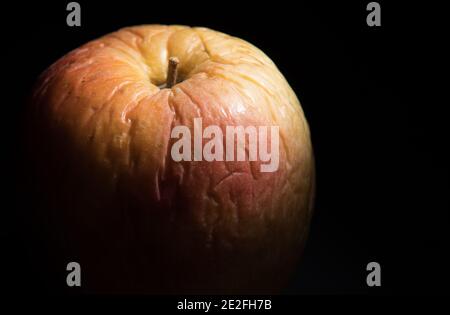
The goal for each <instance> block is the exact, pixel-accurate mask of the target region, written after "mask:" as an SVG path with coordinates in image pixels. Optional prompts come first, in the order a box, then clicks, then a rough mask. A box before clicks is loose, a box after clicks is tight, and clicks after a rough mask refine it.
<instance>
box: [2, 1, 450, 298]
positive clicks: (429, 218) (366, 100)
mask: <svg viewBox="0 0 450 315" xmlns="http://www.w3.org/2000/svg"><path fill="white" fill-rule="evenodd" d="M68 2H69V1H59V3H58V2H55V3H52V4H50V3H48V4H44V3H42V2H41V1H39V2H34V3H32V4H25V3H23V2H20V3H9V4H2V10H1V12H2V15H1V25H2V27H1V29H2V38H1V42H2V49H1V53H2V57H1V64H2V67H1V69H2V72H3V74H2V77H3V79H4V83H2V92H1V93H2V117H3V119H2V122H1V128H2V138H1V141H2V144H1V146H2V149H4V153H3V154H2V160H3V163H2V166H3V167H4V173H3V174H4V177H3V183H5V184H6V185H5V188H4V189H3V193H5V197H4V199H3V200H4V201H5V202H4V203H3V205H2V215H1V248H0V250H1V270H0V272H1V273H2V280H1V281H2V286H3V288H6V289H7V291H8V292H9V293H13V294H19V293H23V292H25V293H32V292H38V293H45V292H46V291H45V283H44V282H45V281H44V280H45V279H42V277H41V275H40V274H39V271H38V270H36V268H34V267H33V266H34V265H36V262H35V261H34V260H33V259H34V257H33V254H32V252H30V249H29V248H28V244H29V240H28V239H27V237H29V235H28V234H27V231H26V229H25V228H24V224H23V220H24V217H26V214H27V209H26V206H23V204H24V201H25V204H26V199H27V195H26V191H25V190H24V189H23V185H22V183H21V180H20V178H18V176H17V173H18V169H19V170H20V169H21V168H22V167H23V165H21V163H23V162H22V160H21V159H20V158H19V155H20V152H21V151H20V132H21V118H22V116H23V110H24V101H25V99H26V97H27V95H28V93H29V91H30V89H31V87H32V84H33V83H34V81H35V79H36V78H37V76H38V75H39V74H40V73H41V72H42V71H43V70H44V69H45V68H46V67H48V66H49V65H50V64H51V63H53V62H54V61H55V60H56V59H58V58H59V57H61V56H62V55H64V54H65V53H67V52H69V51H70V50H72V49H74V48H76V47H78V46H79V45H81V44H83V43H85V42H86V41H88V40H91V39H94V38H96V37H99V36H101V35H104V34H106V33H108V32H111V31H114V30H117V29H119V28H121V27H124V26H130V25H137V24H154V23H162V24H186V25H192V26H206V27H209V28H212V29H216V30H219V31H222V32H225V33H228V34H230V35H234V36H237V37H241V38H243V39H245V40H247V41H249V42H251V43H253V44H254V45H256V46H257V47H259V48H260V49H262V50H263V51H264V52H265V53H266V54H267V55H268V56H269V57H270V58H272V60H273V61H274V62H275V63H276V64H277V65H278V67H279V68H280V70H281V72H282V73H283V74H284V75H285V77H286V78H287V80H288V81H289V82H290V84H291V86H292V87H293V89H294V90H295V91H296V93H297V95H298V97H299V99H300V101H301V103H302V106H303V108H304V111H305V114H306V116H307V119H308V121H309V123H310V127H311V132H312V140H313V145H314V149H315V155H316V162H317V197H316V212H315V216H314V218H313V224H312V229H311V234H310V238H309V240H308V243H307V246H306V250H305V253H304V257H303V259H302V261H301V262H300V264H299V268H298V272H297V273H296V275H295V276H294V277H293V279H292V283H291V285H290V287H289V288H287V289H286V293H290V294H298V293H328V294H329V293H332V294H334V293H338V294H340V293H343V294H346V293H356V294H359V293H362V294H407V293H414V294H415V293H425V294H434V293H444V292H447V293H448V291H449V289H448V284H449V283H450V282H449V280H450V276H449V274H450V271H449V269H448V266H449V262H450V259H449V258H448V257H447V252H448V249H449V233H450V232H449V227H450V219H449V211H448V210H449V201H448V193H449V182H448V178H449V177H448V173H449V167H448V164H447V162H448V154H447V152H446V151H445V150H444V148H445V147H446V146H447V145H448V143H447V142H448V137H447V136H446V135H447V134H446V132H445V131H446V130H445V129H446V127H445V125H446V119H445V115H444V111H443V107H445V106H446V105H445V104H444V103H445V102H444V101H438V100H434V99H432V96H430V95H429V96H428V97H426V98H425V99H422V96H421V95H422V94H423V93H421V92H422V91H421V90H422V89H423V88H424V85H423V84H417V82H418V81H422V80H425V81H427V80H428V79H431V76H427V75H426V74H425V72H426V69H424V68H427V67H433V66H432V64H433V56H435V54H434V49H436V47H433V44H432V41H433V36H434V34H435V33H434V31H433V28H432V27H430V25H429V24H427V23H425V22H424V19H423V18H422V17H421V16H420V15H418V14H422V16H423V15H425V16H428V17H430V14H433V12H435V11H439V8H426V9H425V8H423V7H420V8H419V10H415V11H414V12H412V11H410V10H409V9H408V6H406V5H404V6H400V5H398V6H394V5H393V4H392V3H388V2H387V1H379V3H380V4H381V21H382V26H381V27H368V26H367V24H366V16H367V13H368V12H367V11H366V5H367V3H368V2H369V1H359V2H353V3H348V2H346V4H343V3H342V1H340V2H339V3H336V2H337V1H336V2H334V3H333V2H331V3H330V4H326V3H323V2H321V3H316V4H313V2H312V1H311V2H310V3H309V4H303V3H302V4H296V5H294V4H293V2H287V1H276V3H265V2H262V1H259V2H255V3H254V4H252V3H250V2H249V3H244V2H243V1H240V2H238V1H235V2H233V1H231V2H215V1H214V2H213V1H210V2H201V1H184V2H180V3H177V2H176V1H175V2H174V1H170V2H163V1H160V2H152V1H131V0H126V1H122V2H120V3H119V2H118V1H117V2H112V1H110V2H103V3H102V2H98V3H95V4H94V3H92V2H88V1H78V2H79V3H80V4H81V9H82V17H81V19H82V22H81V23H82V26H81V27H68V26H67V25H66V16H67V13H68V12H67V11H66V5H67V3H68ZM295 2H297V1H295ZM419 11H420V12H419ZM431 19H433V16H431ZM425 26H428V27H427V28H425ZM425 53H427V55H425ZM430 53H431V54H430ZM430 57H431V60H430ZM424 64H428V66H424ZM433 65H434V64H433ZM424 70H425V71H424ZM19 205H20V206H19ZM371 261H376V262H379V263H380V264H381V268H382V286H381V287H379V288H369V287H367V285H366V275H367V271H366V265H367V263H369V262H371ZM62 268H65V266H62Z"/></svg>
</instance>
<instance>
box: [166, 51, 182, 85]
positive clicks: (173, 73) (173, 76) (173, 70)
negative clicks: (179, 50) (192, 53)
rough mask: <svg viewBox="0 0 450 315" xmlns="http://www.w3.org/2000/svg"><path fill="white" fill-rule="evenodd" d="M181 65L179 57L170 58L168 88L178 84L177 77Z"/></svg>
mask: <svg viewBox="0 0 450 315" xmlns="http://www.w3.org/2000/svg"><path fill="white" fill-rule="evenodd" d="M179 63H180V60H178V58H177V57H170V58H169V67H168V70H167V82H166V87H167V88H169V89H170V88H171V87H172V86H174V85H175V84H176V83H177V76H178V69H177V68H178V64H179Z"/></svg>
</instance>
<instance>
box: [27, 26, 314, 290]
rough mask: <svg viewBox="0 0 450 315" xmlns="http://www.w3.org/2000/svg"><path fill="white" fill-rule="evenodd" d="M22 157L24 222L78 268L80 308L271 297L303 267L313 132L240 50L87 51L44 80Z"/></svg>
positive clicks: (145, 38) (128, 37)
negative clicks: (26, 175)
mask: <svg viewBox="0 0 450 315" xmlns="http://www.w3.org/2000/svg"><path fill="white" fill-rule="evenodd" d="M200 119H201V121H200ZM199 123H201V128H200V127H198V124H199ZM233 127H236V129H234V130H233ZM238 127H240V129H238ZM265 127H267V133H262V131H264V130H265V129H264V128H265ZM199 128H200V129H199ZM177 130H178V131H179V132H177ZM227 130H231V133H230V134H229V133H228V132H227ZM239 130H240V132H241V134H240V136H243V137H241V138H240V139H239V135H238V134H239ZM269 130H272V131H271V132H270V133H269ZM275 131H277V132H275ZM233 132H234V133H233ZM242 132H243V133H242ZM252 132H253V136H252ZM255 132H256V133H255ZM261 135H262V136H261ZM188 136H190V138H189V137H188ZM235 136H236V137H235ZM270 136H276V139H275V140H277V141H275V142H270V144H267V143H265V142H266V139H268V138H270ZM185 137H188V138H185ZM230 137H231V138H230ZM230 139H231V140H230ZM236 139H237V140H236ZM180 141H181V142H182V143H180ZM211 141H212V143H210V142H211ZM27 143H28V147H29V151H28V159H29V162H30V165H31V169H30V170H31V171H30V174H32V176H33V183H34V184H35V195H36V198H37V199H36V205H37V206H36V208H38V209H39V210H38V211H36V216H37V217H38V218H39V219H36V221H34V222H35V224H38V223H37V222H40V223H39V224H42V226H39V227H37V229H39V228H40V229H42V231H45V235H46V236H45V239H46V240H45V241H46V243H47V245H46V246H48V248H49V249H50V251H51V252H52V259H53V261H52V262H51V264H52V266H54V268H56V269H58V270H63V271H65V266H66V265H65V264H67V263H69V262H71V261H75V262H78V263H79V264H80V266H81V277H82V280H81V283H82V285H81V287H82V289H83V290H85V291H86V292H139V293H225V294H227V293H232V294H238V293H252V294H258V293H277V292H280V290H282V289H283V287H284V286H285V285H286V283H287V281H288V280H289V278H290V276H291V273H292V271H293V270H294V269H295V267H296V265H297V262H298V259H299V257H300V254H301V252H302V250H303V246H304V243H305V240H306V238H307V234H308V227H309V223H310V220H311V215H312V209H313V196H314V174H315V173H314V172H315V170H314V158H313V151H312V146H311V140H310V132H309V128H308V124H307V121H306V119H305V117H304V114H303V111H302V108H301V106H300V103H299V101H298V99H297V97H296V95H295V93H294V92H293V90H292V89H291V87H290V86H289V84H288V83H287V81H286V80H285V78H284V77H283V75H282V74H281V73H280V72H279V70H278V69H277V67H276V66H275V64H274V63H273V62H272V61H271V60H270V59H269V58H268V57H267V56H266V55H265V54H264V53H263V52H261V51H260V50H259V49H258V48H256V47H254V46H253V45H251V44H249V43H248V42H246V41H243V40H241V39H239V38H236V37H232V36H229V35H226V34H223V33H220V32H217V31H213V30H210V29H207V28H197V27H196V28H191V27H187V26H164V25H143V26H136V27H127V28H123V29H121V30H119V31H117V32H114V33H111V34H108V35H106V36H103V37H101V38H99V39H96V40H93V41H91V42H89V43H87V44H85V45H83V46H81V47H80V48H77V49H75V50H73V51H71V52H70V53H68V54H67V55H65V56H64V57H62V58H61V59H59V60H58V61H57V62H56V63H54V64H53V65H52V66H50V67H49V68H48V69H47V70H46V71H45V72H44V73H43V74H42V75H41V77H40V78H39V80H38V82H37V84H36V86H35V88H34V90H33V93H32V96H31V99H30V104H29V110H28V120H27ZM191 144H192V146H191ZM220 145H222V147H220ZM263 147H264V148H265V149H264V150H262V149H261V148H263ZM252 148H253V149H255V150H256V151H255V152H256V153H255V154H253V153H254V152H253V151H251V149H252ZM174 152H175V153H177V152H178V153H179V154H181V158H180V156H178V158H177V157H176V156H174V154H173V153H174ZM239 152H240V153H239ZM268 153H271V154H272V156H271V157H270V155H267V154H268ZM208 154H209V155H208ZM274 154H276V158H277V159H278V160H277V161H276V164H272V166H274V167H272V168H269V169H267V168H266V171H264V168H263V166H264V165H267V164H268V163H271V162H273V161H274V160H273V159H274V158H275V156H274ZM175 155H176V154H175ZM208 156H209V158H208ZM211 156H212V157H211ZM264 156H266V157H267V156H269V158H270V160H269V159H267V158H266V159H264V158H263V157H264ZM190 157H191V158H190ZM43 233H44V232H43ZM56 262H58V263H56ZM54 271H55V272H56V270H54ZM50 272H51V271H50Z"/></svg>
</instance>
